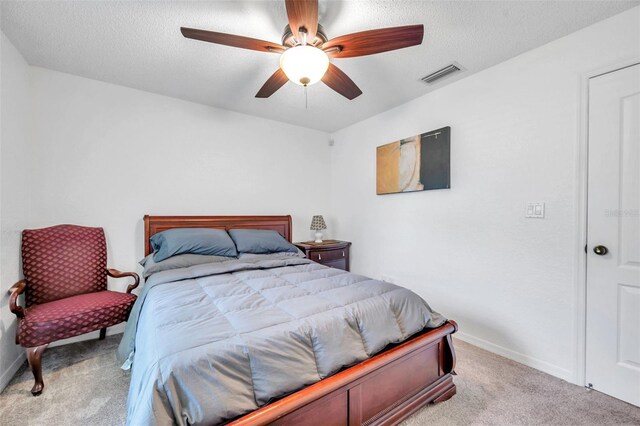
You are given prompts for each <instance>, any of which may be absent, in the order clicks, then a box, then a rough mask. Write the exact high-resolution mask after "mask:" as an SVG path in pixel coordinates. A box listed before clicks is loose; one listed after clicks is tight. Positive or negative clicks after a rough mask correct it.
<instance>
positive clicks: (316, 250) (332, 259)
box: [296, 240, 351, 271]
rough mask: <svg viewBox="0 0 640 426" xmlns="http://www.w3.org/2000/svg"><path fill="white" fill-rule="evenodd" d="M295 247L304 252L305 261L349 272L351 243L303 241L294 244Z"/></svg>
mask: <svg viewBox="0 0 640 426" xmlns="http://www.w3.org/2000/svg"><path fill="white" fill-rule="evenodd" d="M296 247H298V248H299V249H300V250H302V251H303V252H304V255H305V256H306V257H307V259H311V260H313V261H314V262H318V263H320V264H322V265H325V266H330V267H332V268H338V269H344V270H345V271H348V270H349V248H350V247H351V243H350V242H348V241H339V240H325V241H323V242H321V243H316V242H315V241H305V242H300V243H296Z"/></svg>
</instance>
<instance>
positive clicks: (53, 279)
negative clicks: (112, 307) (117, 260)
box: [22, 225, 107, 307]
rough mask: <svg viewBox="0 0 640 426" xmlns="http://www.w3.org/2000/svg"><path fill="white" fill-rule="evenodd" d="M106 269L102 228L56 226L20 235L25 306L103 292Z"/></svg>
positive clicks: (105, 248) (105, 285)
mask: <svg viewBox="0 0 640 426" xmlns="http://www.w3.org/2000/svg"><path fill="white" fill-rule="evenodd" d="M106 267H107V244H106V242H105V238H104V231H103V230H102V228H89V227H86V226H77V225H57V226H52V227H49V228H43V229H26V230H24V231H23V232H22V269H23V271H24V277H25V279H26V281H27V289H26V294H25V305H26V306H27V307H29V306H31V305H36V304H40V303H47V302H53V301H54V300H58V299H64V298H65V297H70V296H75V295H78V294H84V293H92V292H97V291H104V290H106V289H107V273H106Z"/></svg>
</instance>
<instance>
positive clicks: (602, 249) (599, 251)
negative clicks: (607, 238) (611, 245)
mask: <svg viewBox="0 0 640 426" xmlns="http://www.w3.org/2000/svg"><path fill="white" fill-rule="evenodd" d="M593 252H594V253H595V254H597V255H598V256H604V255H605V254H607V253H609V249H608V248H606V247H605V246H595V247H594V248H593Z"/></svg>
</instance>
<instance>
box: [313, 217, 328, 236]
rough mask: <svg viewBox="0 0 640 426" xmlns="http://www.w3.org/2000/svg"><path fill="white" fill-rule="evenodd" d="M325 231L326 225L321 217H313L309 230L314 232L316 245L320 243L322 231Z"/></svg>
mask: <svg viewBox="0 0 640 426" xmlns="http://www.w3.org/2000/svg"><path fill="white" fill-rule="evenodd" d="M323 229H327V224H326V223H324V218H323V217H322V215H316V216H313V219H311V230H312V231H316V240H315V242H316V243H321V242H322V230H323Z"/></svg>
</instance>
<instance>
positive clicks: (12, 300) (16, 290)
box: [9, 280, 27, 318]
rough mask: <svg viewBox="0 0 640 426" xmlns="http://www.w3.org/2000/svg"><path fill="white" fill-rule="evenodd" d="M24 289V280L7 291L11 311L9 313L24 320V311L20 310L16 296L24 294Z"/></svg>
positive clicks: (25, 285) (25, 283) (25, 284)
mask: <svg viewBox="0 0 640 426" xmlns="http://www.w3.org/2000/svg"><path fill="white" fill-rule="evenodd" d="M26 287H27V282H26V281H25V280H20V281H18V282H17V283H15V284H14V285H13V286H11V288H10V289H9V294H10V296H9V309H11V312H13V313H14V314H15V315H16V316H17V317H18V318H24V309H22V306H20V305H18V296H20V295H21V294H22V293H24V289H25V288H26Z"/></svg>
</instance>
